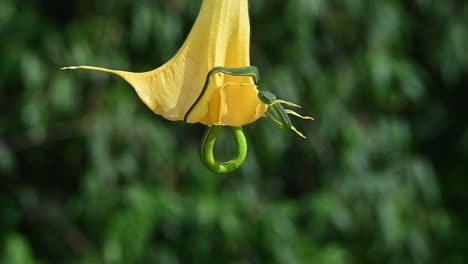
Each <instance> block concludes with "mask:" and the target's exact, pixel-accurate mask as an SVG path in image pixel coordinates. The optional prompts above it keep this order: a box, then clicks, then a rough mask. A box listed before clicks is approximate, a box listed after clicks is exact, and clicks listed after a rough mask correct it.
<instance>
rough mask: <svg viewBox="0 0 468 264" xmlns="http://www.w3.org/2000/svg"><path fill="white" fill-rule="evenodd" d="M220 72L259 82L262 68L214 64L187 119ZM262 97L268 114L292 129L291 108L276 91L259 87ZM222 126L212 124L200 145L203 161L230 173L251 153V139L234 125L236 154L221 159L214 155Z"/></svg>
mask: <svg viewBox="0 0 468 264" xmlns="http://www.w3.org/2000/svg"><path fill="white" fill-rule="evenodd" d="M216 73H224V74H228V75H232V76H250V77H252V78H253V80H254V83H255V85H256V84H257V83H258V81H259V80H260V75H259V72H258V69H257V68H256V67H255V66H248V67H241V68H228V67H214V68H213V69H211V70H210V71H209V72H208V74H207V76H206V80H205V85H204V86H203V89H202V91H201V93H200V95H199V96H198V98H197V99H196V100H195V102H194V103H193V104H192V106H191V107H190V108H189V110H188V111H187V113H186V114H185V117H184V120H185V121H186V120H187V117H188V116H189V114H190V112H191V111H192V110H193V108H194V107H195V106H196V104H197V103H198V102H199V101H200V99H201V98H202V97H203V95H204V94H205V92H206V89H207V87H208V84H209V82H210V80H211V77H212V76H213V75H214V74H216ZM258 97H259V99H260V101H261V102H262V103H264V104H266V105H268V108H267V111H266V116H267V117H269V118H270V119H271V120H272V121H273V122H274V123H275V124H276V125H277V126H278V127H279V128H282V129H291V127H292V125H291V120H290V119H289V116H288V115H287V111H286V110H285V109H284V107H283V106H282V105H281V104H280V103H274V102H275V101H276V100H277V98H276V96H275V95H274V94H273V93H271V92H269V91H259V92H258ZM222 127H223V126H217V125H213V126H208V127H207V129H206V131H205V135H204V137H203V140H202V143H201V148H200V157H201V160H202V162H203V164H204V165H205V166H206V167H207V168H208V169H209V170H211V171H212V172H214V173H219V174H224V173H230V172H233V171H235V170H236V169H238V168H239V167H240V166H241V165H242V163H243V162H244V160H245V158H246V156H247V140H246V139H245V135H244V132H243V130H242V127H240V126H239V127H230V128H231V133H232V135H233V137H234V142H235V144H236V153H235V154H234V157H233V158H232V159H231V160H229V161H226V162H219V161H217V160H216V159H215V158H214V154H213V151H214V145H215V142H216V138H217V137H218V135H219V132H220V131H221V129H222Z"/></svg>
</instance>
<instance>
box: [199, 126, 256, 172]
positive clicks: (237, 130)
mask: <svg viewBox="0 0 468 264" xmlns="http://www.w3.org/2000/svg"><path fill="white" fill-rule="evenodd" d="M222 128H223V126H211V127H208V128H207V129H206V131H205V135H204V137H203V140H202V144H201V148H200V157H201V160H202V162H203V164H204V165H205V166H206V167H207V168H208V169H209V170H211V171H212V172H215V173H219V174H223V173H230V172H233V171H235V170H237V169H238V168H239V167H240V166H241V165H242V163H243V162H244V160H245V157H246V156H247V140H246V139H245V135H244V132H243V131H242V127H229V128H231V132H232V135H233V136H234V142H235V144H236V153H235V154H234V157H233V158H232V159H231V160H229V161H226V162H219V161H217V160H216V159H215V158H214V154H213V149H214V145H215V142H216V138H217V137H218V134H219V132H220V131H221V129H222Z"/></svg>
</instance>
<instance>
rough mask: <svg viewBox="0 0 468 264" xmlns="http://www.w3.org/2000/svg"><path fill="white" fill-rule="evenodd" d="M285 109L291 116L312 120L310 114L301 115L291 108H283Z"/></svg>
mask: <svg viewBox="0 0 468 264" xmlns="http://www.w3.org/2000/svg"><path fill="white" fill-rule="evenodd" d="M285 111H286V113H288V114H291V115H293V116H297V117H299V118H302V119H307V120H314V118H313V117H310V116H303V115H300V114H298V113H296V112H294V111H292V110H289V109H285Z"/></svg>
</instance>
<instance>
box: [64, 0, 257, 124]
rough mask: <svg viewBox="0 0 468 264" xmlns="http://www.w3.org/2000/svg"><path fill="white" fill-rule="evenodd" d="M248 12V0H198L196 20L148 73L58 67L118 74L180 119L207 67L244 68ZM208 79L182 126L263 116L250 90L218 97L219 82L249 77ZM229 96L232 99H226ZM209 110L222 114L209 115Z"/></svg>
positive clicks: (155, 105) (162, 111) (149, 102)
mask: <svg viewBox="0 0 468 264" xmlns="http://www.w3.org/2000/svg"><path fill="white" fill-rule="evenodd" d="M248 14H249V13H248V0H203V4H202V7H201V9H200V13H199V15H198V17H197V20H196V21H195V24H194V26H193V28H192V30H191V32H190V34H189V36H188V37H187V39H186V41H185V42H184V44H183V45H182V47H181V49H180V50H179V51H178V52H177V54H176V55H175V56H174V57H173V58H172V59H171V60H169V61H168V62H167V63H166V64H164V65H162V66H161V67H159V68H157V69H155V70H152V71H148V72H143V73H134V72H127V71H119V70H111V69H106V68H100V67H92V66H71V67H64V68H63V69H78V68H81V69H88V70H97V71H103V72H108V73H112V74H116V75H119V76H120V77H122V78H123V79H125V80H126V81H127V82H128V83H129V84H130V85H131V86H133V88H134V89H135V91H136V93H137V94H138V96H139V97H140V99H141V100H142V101H143V102H144V103H145V104H146V105H147V106H148V107H149V108H150V109H151V110H152V111H153V112H155V113H156V114H159V115H161V116H163V117H164V118H166V119H169V120H172V121H176V120H184V116H185V114H186V113H187V111H188V110H189V108H190V107H191V106H192V105H193V103H194V102H195V100H196V99H197V98H198V96H199V95H200V93H201V91H202V89H203V86H204V84H205V80H206V75H207V74H208V72H209V71H210V70H211V69H212V68H214V67H216V66H224V67H231V68H238V67H245V66H249V65H250V23H249V16H248ZM212 79H213V80H212V81H211V82H210V84H209V86H208V87H207V90H206V91H205V93H204V95H203V96H202V97H201V98H200V100H199V101H198V103H197V104H196V105H195V106H194V108H193V109H192V111H191V112H190V114H189V115H188V117H187V120H186V121H187V122H189V123H196V122H200V123H203V124H206V125H213V124H218V125H230V126H240V125H244V124H247V123H250V122H253V121H255V120H257V119H258V118H260V117H262V116H263V114H264V112H265V110H266V107H263V109H262V107H259V104H260V100H259V99H258V98H257V95H256V94H255V95H254V94H253V93H252V91H253V89H254V90H255V91H257V90H256V87H254V86H248V87H239V86H237V87H236V89H231V88H229V89H225V91H224V93H225V95H224V96H223V97H220V96H219V93H220V89H221V87H222V86H223V84H224V83H229V82H237V83H247V84H249V85H253V84H254V82H253V80H252V78H251V77H246V76H229V75H226V74H216V76H213V78H212ZM234 90H236V91H234ZM237 90H239V91H237ZM232 95H235V96H234V97H232V98H231V96H232ZM243 96H248V97H249V98H248V100H245V99H246V98H245V97H243ZM251 97H252V98H251ZM212 100H213V102H212ZM220 100H222V101H220ZM244 101H247V103H246V102H244ZM216 107H218V109H215V108H216ZM221 107H226V108H225V109H227V110H222V109H221ZM224 111H227V112H224ZM215 112H218V113H222V114H218V115H215V114H214V113H215ZM243 122H247V123H243Z"/></svg>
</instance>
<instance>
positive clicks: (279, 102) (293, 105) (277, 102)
mask: <svg viewBox="0 0 468 264" xmlns="http://www.w3.org/2000/svg"><path fill="white" fill-rule="evenodd" d="M275 104H285V105H289V106H292V107H297V108H301V106H300V105H297V104H295V103H291V102H288V101H285V100H281V99H277V100H275V101H273V102H272V103H271V104H270V105H275Z"/></svg>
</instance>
